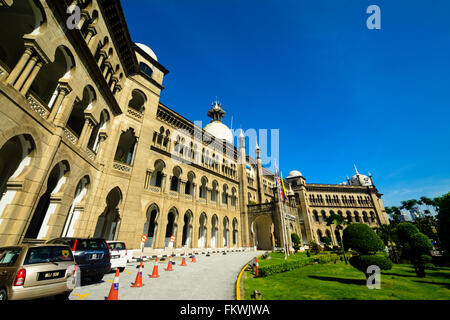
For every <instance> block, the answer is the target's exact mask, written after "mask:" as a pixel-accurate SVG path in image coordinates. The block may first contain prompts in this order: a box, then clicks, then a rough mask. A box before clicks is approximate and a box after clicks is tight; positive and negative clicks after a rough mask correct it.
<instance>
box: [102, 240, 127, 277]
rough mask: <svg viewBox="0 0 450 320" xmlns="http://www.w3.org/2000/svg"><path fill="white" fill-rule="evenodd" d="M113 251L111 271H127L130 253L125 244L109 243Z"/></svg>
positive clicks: (119, 242)
mask: <svg viewBox="0 0 450 320" xmlns="http://www.w3.org/2000/svg"><path fill="white" fill-rule="evenodd" d="M107 243H108V245H109V248H110V249H111V269H119V272H122V271H123V270H125V267H126V266H127V261H128V256H127V254H128V252H127V246H126V245H125V242H121V241H107Z"/></svg>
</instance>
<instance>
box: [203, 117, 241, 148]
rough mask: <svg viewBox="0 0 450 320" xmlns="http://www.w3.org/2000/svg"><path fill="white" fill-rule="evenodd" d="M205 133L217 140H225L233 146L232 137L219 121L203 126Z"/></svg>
mask: <svg viewBox="0 0 450 320" xmlns="http://www.w3.org/2000/svg"><path fill="white" fill-rule="evenodd" d="M204 129H205V131H206V132H208V133H209V134H211V135H213V136H214V137H216V138H217V139H220V140H222V139H225V140H226V141H227V142H228V143H230V144H233V140H234V136H233V133H232V132H231V130H230V128H228V127H227V126H226V125H225V124H223V123H222V122H221V121H212V122H210V123H208V124H207V125H206V126H205V128H204Z"/></svg>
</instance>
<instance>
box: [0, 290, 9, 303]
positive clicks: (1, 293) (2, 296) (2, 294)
mask: <svg viewBox="0 0 450 320" xmlns="http://www.w3.org/2000/svg"><path fill="white" fill-rule="evenodd" d="M6 300H8V293H7V292H6V289H0V301H6Z"/></svg>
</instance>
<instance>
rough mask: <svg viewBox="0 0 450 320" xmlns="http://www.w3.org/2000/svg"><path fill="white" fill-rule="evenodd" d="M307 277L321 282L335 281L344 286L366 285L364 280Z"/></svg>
mask: <svg viewBox="0 0 450 320" xmlns="http://www.w3.org/2000/svg"><path fill="white" fill-rule="evenodd" d="M308 277H309V278H312V279H317V280H322V281H336V282H339V283H344V284H356V285H365V284H366V283H367V280H366V279H345V278H334V277H321V276H308Z"/></svg>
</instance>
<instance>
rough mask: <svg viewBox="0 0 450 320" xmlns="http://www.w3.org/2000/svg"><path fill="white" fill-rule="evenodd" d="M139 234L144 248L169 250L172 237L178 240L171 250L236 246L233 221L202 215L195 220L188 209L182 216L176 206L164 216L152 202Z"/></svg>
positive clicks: (236, 221) (225, 217)
mask: <svg viewBox="0 0 450 320" xmlns="http://www.w3.org/2000/svg"><path fill="white" fill-rule="evenodd" d="M142 231H143V233H144V234H146V235H147V236H148V239H147V241H146V242H145V244H144V246H145V247H151V248H161V247H169V246H170V237H171V236H176V238H180V239H178V240H176V242H175V244H174V245H173V246H174V247H189V248H191V247H195V248H207V247H208V248H217V247H219V246H220V247H233V246H238V243H239V242H238V241H239V234H238V220H237V219H236V218H233V220H232V221H230V219H229V218H228V217H227V216H224V217H223V218H221V219H219V217H218V215H217V214H212V215H211V216H210V217H209V216H208V215H207V214H206V213H205V212H202V213H201V214H200V215H199V216H198V217H195V216H194V214H193V213H192V211H191V210H187V211H186V212H185V213H184V214H183V215H181V214H180V212H179V211H178V209H177V208H176V207H172V208H171V209H170V210H169V211H168V213H167V216H164V215H163V214H162V213H161V210H160V209H159V207H158V205H157V204H155V203H153V204H151V205H150V206H149V207H148V209H147V211H146V223H145V224H144V226H143V230H142ZM194 232H196V235H197V236H196V237H194ZM220 240H221V241H220ZM195 241H196V243H195Z"/></svg>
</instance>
